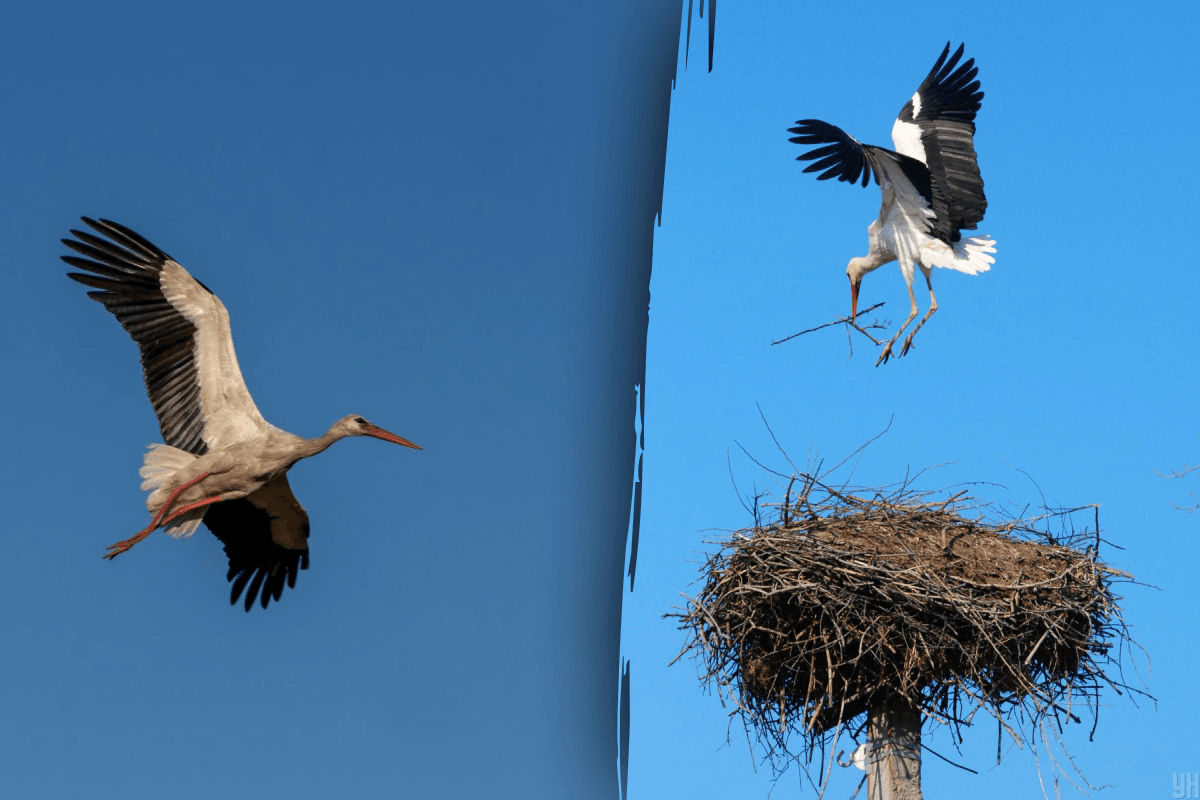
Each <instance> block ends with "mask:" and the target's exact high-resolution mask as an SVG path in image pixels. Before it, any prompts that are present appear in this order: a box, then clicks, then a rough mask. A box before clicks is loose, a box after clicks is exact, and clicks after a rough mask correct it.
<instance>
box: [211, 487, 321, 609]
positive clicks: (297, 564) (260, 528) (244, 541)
mask: <svg viewBox="0 0 1200 800" xmlns="http://www.w3.org/2000/svg"><path fill="white" fill-rule="evenodd" d="M204 524H205V525H207V526H208V529H209V530H210V531H212V532H213V535H215V536H216V537H217V538H218V539H220V540H221V543H222V544H223V545H225V555H226V557H227V558H228V559H229V573H228V574H227V575H226V576H225V579H226V580H228V581H229V582H230V583H231V584H232V586H231V587H230V592H229V603H230V605H233V604H234V603H236V602H237V601H238V597H239V596H240V595H241V594H242V590H243V589H244V590H245V592H246V600H245V606H246V610H247V611H249V610H250V608H251V607H252V606H253V605H254V601H255V599H260V602H261V603H262V607H263V608H266V607H267V605H268V604H269V603H270V602H271V601H272V600H275V601H277V602H278V600H279V598H280V596H281V595H282V594H283V585H284V583H287V585H288V587H290V588H295V586H296V575H297V574H298V573H299V572H300V570H302V569H308V514H307V513H306V512H305V511H304V507H303V506H301V505H300V503H299V501H297V500H296V496H295V495H294V494H292V487H291V486H290V485H288V479H287V473H282V472H281V473H280V474H278V475H276V476H275V477H274V478H272V479H271V480H269V481H267V482H266V483H265V484H263V486H262V487H261V488H260V489H258V490H257V491H254V492H251V493H250V494H248V495H247V496H246V497H243V498H241V499H240V500H226V501H224V502H222V503H214V504H213V505H212V507H211V508H209V509H208V512H207V513H205V515H204Z"/></svg>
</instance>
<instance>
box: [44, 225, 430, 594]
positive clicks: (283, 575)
mask: <svg viewBox="0 0 1200 800" xmlns="http://www.w3.org/2000/svg"><path fill="white" fill-rule="evenodd" d="M83 221H84V223H86V224H87V225H88V227H90V228H92V229H93V230H95V231H97V232H98V233H100V234H103V237H101V236H96V235H95V234H92V233H88V232H85V231H77V230H72V231H71V234H72V235H74V236H75V239H63V240H62V242H63V244H65V245H66V246H67V247H69V248H70V249H72V250H74V251H75V252H76V253H79V254H80V255H81V256H84V257H83V258H80V257H78V256H73V255H68V256H62V260H63V261H65V262H67V263H68V264H70V265H71V266H73V267H77V268H79V269H82V270H86V272H84V273H79V272H71V273H68V276H69V277H71V278H73V279H75V280H76V281H78V282H80V283H82V284H83V285H85V286H90V287H91V288H93V289H97V290H99V291H93V292H88V296H89V297H91V298H92V299H93V300H97V301H99V302H101V303H103V304H104V307H105V308H107V309H108V310H109V311H111V312H112V313H113V315H114V316H116V318H117V320H118V321H119V322H120V323H121V325H122V327H124V328H125V330H126V331H128V332H129V335H130V336H132V337H133V340H134V341H135V342H137V345H138V348H139V349H140V350H141V353H142V368H143V371H144V373H145V379H146V391H147V392H148V393H149V395H150V402H151V404H152V405H153V406H154V413H155V415H156V416H157V417H158V424H159V427H160V428H161V429H162V434H163V439H164V440H165V442H166V443H165V444H153V445H150V448H149V450H148V451H147V453H146V455H145V458H144V460H143V464H142V468H141V472H140V474H141V476H142V478H144V481H143V482H142V490H143V491H148V492H150V495H149V496H148V497H147V498H146V508H147V509H148V510H149V512H150V514H152V515H153V516H152V519H151V520H150V524H149V525H147V526H146V527H145V528H144V529H142V530H141V531H139V532H138V533H136V534H134V535H133V536H131V537H130V538H128V539H125V540H123V541H120V542H117V543H116V544H114V545H111V546H110V547H109V548H108V551H109V552H108V553H107V554H105V556H104V557H105V558H114V557H116V556H118V555H120V554H121V553H124V552H125V551H126V550H128V549H129V548H131V547H133V546H134V545H135V544H137V543H138V542H140V541H142V540H143V539H145V538H146V537H147V536H149V535H150V534H151V533H153V532H154V531H155V530H157V529H158V528H163V529H165V530H166V532H167V534H169V535H170V536H174V537H176V538H179V537H188V536H191V535H192V534H193V533H194V532H195V531H196V528H198V527H199V526H200V522H201V521H203V522H204V524H205V525H207V526H208V529H209V530H211V531H212V532H213V534H215V535H216V537H217V538H218V539H220V540H221V543H222V544H223V545H224V546H225V555H226V556H227V557H228V559H229V573H228V575H227V576H226V579H227V580H229V581H230V582H231V583H232V584H233V586H232V590H231V592H230V597H229V602H230V603H231V604H233V603H236V602H237V600H238V596H239V595H240V594H241V593H242V591H243V590H245V592H246V603H245V604H246V610H247V611H249V610H250V608H251V606H253V605H254V601H255V599H256V597H261V602H262V607H263V608H266V607H267V604H268V603H269V602H270V601H271V600H272V599H274V600H276V601H278V600H279V597H280V595H281V594H282V593H283V585H284V583H285V582H286V583H287V585H288V586H290V587H294V586H295V585H296V574H297V573H298V572H299V570H302V569H308V514H306V513H305V511H304V508H303V507H302V506H301V505H300V503H298V502H297V501H296V497H295V495H293V494H292V489H291V487H290V486H289V485H288V479H287V471H288V470H289V469H291V467H292V465H294V464H295V463H296V462H297V461H299V460H300V459H302V458H307V457H308V456H313V455H316V454H317V453H320V452H322V451H323V450H325V449H326V448H328V447H329V446H330V445H331V444H333V443H334V442H336V441H338V440H339V439H344V438H346V437H347V436H374V437H375V438H377V439H383V440H384V441H385V442H393V443H395V444H399V445H403V446H405V447H412V448H415V449H417V450H420V449H421V448H420V447H418V446H417V445H415V444H413V443H412V442H410V441H408V440H407V439H403V438H401V437H399V436H397V435H396V434H394V433H389V432H388V431H385V430H383V429H382V428H378V427H376V426H375V425H372V424H371V423H369V422H367V421H366V420H365V419H363V418H362V417H359V416H353V415H352V416H348V417H343V418H342V419H339V420H338V421H337V422H335V423H334V424H333V426H332V427H330V429H329V430H328V432H326V433H325V434H324V435H323V436H318V437H317V438H315V439H303V438H301V437H299V436H295V435H293V434H291V433H288V432H287V431H284V430H280V429H279V428H276V427H275V426H274V425H272V424H271V423H269V422H267V421H266V420H265V419H263V417H262V414H260V413H259V411H258V407H257V406H255V405H254V400H253V398H251V397H250V392H249V391H248V390H247V389H246V384H245V382H244V381H243V380H242V373H241V370H240V369H239V368H238V362H237V356H236V355H235V354H234V350H233V335H232V333H231V331H230V327H229V313H228V312H227V311H226V310H225V306H224V305H223V304H222V303H221V301H220V299H218V298H217V296H216V295H215V294H213V293H212V292H211V291H209V289H208V287H207V286H205V285H204V284H203V283H201V282H200V281H198V280H196V279H195V278H193V277H192V276H191V275H189V274H188V273H187V270H185V269H184V268H183V267H181V266H180V265H179V264H178V263H176V262H175V261H174V260H173V259H172V258H171V257H170V256H168V255H167V254H166V253H164V252H163V251H162V250H160V249H158V248H157V247H155V246H154V245H153V244H151V243H150V242H148V241H146V240H145V239H143V238H142V237H141V236H139V235H138V234H136V233H134V232H133V231H131V230H129V229H128V228H126V227H124V226H123V225H118V224H117V223H115V222H109V221H108V220H103V219H102V220H100V221H96V220H92V219H88V218H87V217H83Z"/></svg>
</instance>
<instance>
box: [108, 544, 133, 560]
mask: <svg viewBox="0 0 1200 800" xmlns="http://www.w3.org/2000/svg"><path fill="white" fill-rule="evenodd" d="M132 547H133V545H132V544H130V543H129V542H117V543H116V544H110V545H109V546H108V548H107V549H108V550H109V551H110V552H107V553H105V554H104V556H103V557H104V558H105V559H106V560H110V561H111V560H112V559H114V558H116V557H117V556H119V555H121V553H124V552H125V551H126V550H129V549H132Z"/></svg>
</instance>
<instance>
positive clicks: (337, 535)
mask: <svg viewBox="0 0 1200 800" xmlns="http://www.w3.org/2000/svg"><path fill="white" fill-rule="evenodd" d="M664 8H668V9H669V11H670V13H669V14H667V15H664V14H662V10H663V9H664ZM677 13H678V9H677V4H676V3H674V2H671V3H666V4H664V3H661V2H660V3H658V4H646V3H644V2H625V3H615V4H607V5H606V6H605V7H604V8H598V7H590V6H589V7H578V8H564V7H563V6H562V4H560V3H557V2H542V3H538V2H531V3H519V4H495V3H488V2H477V3H466V4H454V5H449V4H447V5H445V6H439V5H437V4H428V3H402V4H392V3H389V4H382V3H376V4H346V5H341V6H338V7H337V8H331V7H330V6H328V5H327V4H325V5H323V4H305V3H298V4H291V5H289V6H287V8H286V9H283V8H282V7H276V6H273V5H268V4H249V5H247V4H243V3H215V4H207V5H205V6H204V7H203V8H199V7H187V8H184V7H178V8H176V7H173V6H164V5H163V4H160V3H116V4H106V5H104V6H97V5H95V4H82V3H71V4H66V5H60V6H51V5H45V6H23V7H21V8H20V9H12V10H10V13H9V15H8V16H7V17H6V24H5V26H4V30H3V31H0V63H2V64H3V65H4V68H3V69H2V70H0V113H2V114H3V118H4V119H5V120H6V125H5V135H4V139H3V141H4V145H3V147H0V183H2V185H3V187H4V188H3V192H4V193H5V197H6V198H7V200H8V202H7V203H6V205H5V208H6V212H7V213H6V214H5V215H4V218H3V220H0V238H2V239H3V241H4V242H5V243H6V246H7V250H6V256H5V262H6V272H5V275H6V278H7V282H6V285H5V288H4V291H3V292H2V293H0V307H2V309H3V313H0V336H2V337H3V340H4V341H5V342H6V343H8V345H9V346H8V347H7V348H5V355H4V366H3V371H4V374H5V376H6V378H7V380H8V381H9V383H8V384H7V385H6V388H7V389H8V391H6V392H5V398H4V411H5V414H4V416H5V419H6V420H8V421H9V425H7V426H6V428H7V430H6V432H5V434H4V440H5V448H4V449H5V458H4V459H3V461H2V462H0V485H3V487H4V497H5V500H6V506H7V508H8V509H9V515H8V520H7V523H6V530H7V535H6V537H5V542H6V546H7V547H8V554H7V555H8V557H7V558H6V559H4V567H3V570H2V571H3V578H2V580H0V603H2V604H3V606H4V607H5V609H7V610H6V612H5V615H4V617H5V619H4V623H3V627H4V630H5V635H4V649H3V653H4V664H5V666H4V675H5V686H6V687H7V689H6V691H5V697H4V712H3V713H2V714H0V750H3V752H4V757H3V759H2V761H3V768H2V769H0V794H3V795H5V796H13V797H85V796H86V797H113V796H120V797H125V798H136V797H165V796H166V797H181V798H187V797H195V798H211V797H214V796H223V797H264V796H270V797H284V796H288V797H332V796H354V797H392V796H396V795H402V796H412V797H470V796H481V795H483V794H485V793H486V794H487V796H490V797H505V796H514V797H515V796H521V797H524V796H548V795H553V794H556V793H560V792H566V793H567V794H568V795H570V796H591V794H593V793H594V794H596V795H597V796H615V794H616V788H617V783H616V777H617V770H616V763H615V760H616V759H615V756H616V710H617V707H616V694H617V686H618V674H619V667H620V660H619V650H618V639H617V635H618V633H619V619H620V616H619V607H620V606H619V603H620V599H621V594H620V586H621V583H620V582H621V574H622V569H623V557H624V538H625V534H626V529H627V524H628V503H629V491H630V485H631V479H630V474H629V466H628V465H629V462H630V459H631V458H632V453H633V434H632V430H631V427H632V426H631V421H632V416H633V413H632V412H633V398H634V385H635V384H636V383H639V382H640V376H639V377H636V378H635V377H634V375H633V374H632V372H631V370H632V369H636V368H637V364H638V361H639V359H641V358H643V357H644V339H645V325H646V294H645V293H646V286H647V282H648V273H649V259H650V255H651V245H652V241H651V238H650V237H651V235H652V234H651V226H652V224H653V218H654V214H655V212H656V211H657V201H656V200H654V198H655V195H656V191H655V190H654V189H653V187H654V186H655V185H657V186H658V187H660V188H661V166H660V168H659V175H658V176H657V178H655V179H654V180H653V181H651V190H649V191H646V190H645V189H644V187H643V186H642V182H643V178H644V177H645V175H647V174H652V173H648V171H647V170H646V169H640V170H628V169H624V168H621V169H618V168H614V166H613V165H618V166H621V167H624V165H628V164H630V163H633V162H634V161H635V160H636V159H637V158H638V157H639V156H640V154H641V153H642V152H643V151H644V149H645V148H644V147H643V146H642V143H641V141H640V140H639V137H638V135H635V134H636V132H637V131H640V130H643V129H644V128H645V125H641V127H638V125H633V126H632V128H631V123H638V124H640V123H641V122H643V121H644V120H645V119H650V120H651V121H653V120H654V116H653V115H650V116H649V117H646V115H645V113H644V112H645V110H646V108H647V107H649V106H648V105H647V103H646V102H645V100H644V95H646V92H645V88H644V87H645V86H649V85H651V82H650V81H644V80H639V72H640V71H641V70H642V69H643V67H644V62H645V61H646V58H647V56H654V57H655V58H657V59H658V61H659V62H661V61H662V59H661V53H663V52H665V51H669V50H671V49H673V47H674V39H675V37H674V35H673V34H674V29H675V25H676V21H677V19H678V16H677ZM656 14H657V17H656V16H655V15H656ZM656 19H658V20H666V21H667V22H668V23H669V26H668V27H667V28H666V31H667V33H668V34H669V36H668V37H667V38H666V39H665V40H664V42H661V43H659V42H655V41H653V38H654V37H653V35H651V34H654V35H657V34H655V31H658V30H660V29H661V28H662V26H661V25H658V26H656V25H655V24H654V22H655V20H656ZM648 37H649V38H648ZM660 38H661V37H660ZM627 48H633V50H634V51H635V52H636V53H639V54H641V55H638V56H637V57H629V55H628V53H627V52H626V49H627ZM666 64H667V67H668V71H667V74H666V75H665V76H664V75H663V74H662V71H661V69H660V70H659V72H658V74H657V75H656V77H655V79H654V80H653V82H652V83H653V86H654V87H656V88H655V89H654V91H653V92H651V93H650V94H651V95H652V97H651V99H656V100H661V101H663V102H665V101H666V100H667V99H668V93H669V90H670V88H669V82H670V69H669V68H670V67H671V64H670V61H669V60H668V61H667V62H666ZM650 105H652V104H650ZM660 105H662V111H663V114H662V118H663V119H665V112H666V107H665V105H664V104H663V103H662V102H660ZM651 127H653V126H651ZM660 128H661V135H660V139H661V141H663V142H665V127H664V126H660ZM664 146H665V145H664ZM651 149H653V148H651ZM658 150H659V153H660V154H661V152H662V151H663V147H661V146H660V147H659V148H658ZM631 195H632V196H637V197H640V198H643V199H642V201H641V202H637V203H630V202H629V201H628V199H627V198H628V197H629V196H631ZM81 214H86V215H89V216H93V217H105V218H109V219H114V220H116V221H118V222H121V223H123V224H125V225H128V226H130V227H131V228H133V229H134V230H136V231H138V232H140V233H141V234H143V235H144V236H146V237H148V238H149V239H150V240H151V241H153V242H155V243H156V244H158V245H159V246H160V247H162V248H163V249H164V250H166V251H167V252H168V253H170V254H171V255H173V256H174V257H176V258H177V259H179V260H180V261H181V262H182V263H183V264H184V265H185V266H186V267H187V268H188V269H189V270H191V271H192V272H193V273H194V274H195V275H196V277H198V278H199V279H200V280H202V281H203V282H204V283H205V284H206V285H207V286H209V287H211V288H212V290H213V291H215V292H216V293H217V294H219V295H220V297H221V298H222V300H223V301H224V303H225V305H226V306H227V307H228V309H229V311H230V314H231V316H232V319H233V327H234V335H235V341H236V345H237V350H238V355H239V359H240V362H241V368H242V371H243V373H244V375H245V376H246V380H247V383H248V386H249V388H250V390H251V392H252V393H253V395H254V397H255V399H256V401H257V404H258V406H259V408H260V409H261V410H262V412H263V414H264V416H265V417H266V418H267V419H269V420H270V421H271V422H273V423H275V424H276V425H279V426H280V427H283V428H285V429H287V430H291V431H293V432H295V433H298V434H300V435H306V436H315V435H318V434H320V433H323V432H324V431H325V430H326V428H327V427H328V426H329V425H330V424H331V423H332V422H333V421H334V420H335V419H337V418H339V417H341V416H343V415H345V414H351V413H353V414H362V415H364V416H366V417H367V418H368V419H370V420H372V421H373V422H375V423H377V424H378V425H381V426H383V427H385V428H387V429H389V430H393V431H395V432H397V433H399V434H400V435H402V436H405V437H407V438H410V439H412V440H413V441H415V442H417V443H419V444H421V445H423V446H424V448H425V449H424V450H423V451H421V452H414V451H410V450H402V449H401V448H397V447H392V446H388V445H384V444H383V443H381V442H377V441H368V440H365V439H356V440H352V441H348V442H343V443H341V444H339V445H338V446H336V447H335V448H334V449H332V450H330V451H328V452H327V453H324V454H323V455H322V456H321V458H319V459H313V460H311V461H308V462H305V463H303V464H301V465H300V466H298V467H297V468H296V469H295V470H293V472H292V473H291V476H290V479H291V484H292V487H293V489H294V490H295V493H296V495H297V497H298V498H299V500H300V501H301V502H302V503H303V504H304V505H305V507H306V508H307V510H308V513H309V516H310V518H311V522H312V538H311V545H312V562H311V568H310V569H309V570H308V571H307V572H304V573H302V574H301V575H300V579H299V581H298V582H297V586H296V588H295V589H294V590H290V591H288V593H287V595H286V596H285V597H284V598H283V599H282V601H281V602H280V603H278V604H277V605H273V606H272V607H271V608H270V609H268V610H267V611H266V612H265V613H263V612H262V611H261V609H257V608H256V609H255V610H254V611H253V612H251V613H249V614H246V613H244V612H243V611H242V609H241V608H240V607H237V608H231V607H230V606H229V605H228V591H229V590H228V585H227V584H226V582H225V569H226V567H225V559H224V556H223V554H222V552H221V548H220V545H219V543H218V542H217V541H216V540H215V538H213V537H212V536H211V535H210V534H209V533H208V532H207V531H205V530H204V529H201V531H199V532H198V533H197V534H196V535H195V536H194V537H193V538H192V539H190V540H187V541H173V540H170V539H168V538H166V537H164V536H161V535H155V536H153V537H151V538H150V539H148V540H147V541H145V542H143V543H142V544H140V545H138V546H137V547H136V548H135V549H134V550H132V551H131V552H129V553H127V554H124V555H123V556H121V557H120V558H118V559H116V560H115V561H113V562H105V561H102V560H101V558H100V556H101V555H102V554H103V552H104V548H105V547H106V546H107V545H109V544H111V543H112V542H114V541H117V540H119V539H123V538H125V537H127V536H129V535H131V534H132V533H134V532H136V531H137V530H139V529H140V528H141V527H142V526H143V525H144V524H145V522H146V512H145V507H144V496H143V495H142V493H141V492H140V491H139V490H138V484H139V483H140V479H139V478H138V475H137V471H138V467H139V466H140V463H141V457H142V453H143V449H144V447H145V445H146V444H149V443H151V442H155V441H159V440H160V434H159V431H158V429H157V425H156V422H155V419H154V416H153V414H152V413H151V409H150V406H149V403H148V402H147V400H146V398H145V392H144V389H143V386H142V382H141V374H140V367H139V364H138V359H137V350H136V347H135V346H134V345H133V343H132V342H131V341H130V340H129V338H128V337H127V336H126V334H125V332H124V331H122V330H121V329H120V326H119V325H118V324H117V323H116V321H115V320H114V319H113V318H112V317H111V316H110V315H109V314H107V313H106V312H105V310H104V309H103V308H102V307H101V306H100V305H98V304H96V303H94V302H92V301H90V300H89V299H88V298H87V297H86V295H85V292H84V290H83V287H81V286H79V285H77V284H75V283H73V282H71V281H69V280H67V279H66V277H65V272H66V271H67V269H66V266H65V265H64V264H62V263H61V262H60V261H59V256H60V255H61V254H63V253H65V252H67V251H66V249H65V248H64V247H63V246H62V245H61V244H60V243H59V239H60V238H62V237H65V236H67V235H68V229H69V228H72V227H79V226H80V223H79V216H80V215H81ZM631 216H632V218H633V220H634V222H633V224H631V223H630V217H631ZM614 231H615V233H614ZM621 231H630V232H632V233H634V234H636V236H633V238H632V240H631V241H632V242H633V247H634V251H635V252H634V254H633V255H634V257H630V256H629V252H628V246H629V241H627V237H626V236H625V235H624V234H622V233H621ZM639 248H640V250H639ZM639 258H640V259H641V261H640V262H639ZM614 265H626V267H625V268H622V267H614ZM631 277H632V278H633V279H635V281H634V284H635V288H636V284H637V283H638V282H640V293H636V292H635V293H630V292H629V291H627V288H628V287H627V285H626V284H625V283H623V281H625V280H627V279H629V278H631ZM631 298H632V299H631ZM631 310H632V312H631ZM639 318H640V327H639V323H638V320H639ZM631 330H632V331H634V333H635V334H636V332H638V331H640V334H641V336H640V339H639V337H638V336H637V335H620V334H621V333H622V332H626V333H628V332H629V331H631ZM371 445H377V446H374V447H373V446H371Z"/></svg>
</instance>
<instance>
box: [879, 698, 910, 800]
mask: <svg viewBox="0 0 1200 800" xmlns="http://www.w3.org/2000/svg"><path fill="white" fill-rule="evenodd" d="M867 739H868V741H869V743H870V744H869V748H870V749H869V751H868V755H867V800H921V711H920V710H919V709H918V708H917V707H916V706H914V705H912V704H911V703H910V702H909V701H908V700H906V699H905V698H904V697H902V696H900V695H897V694H889V695H887V696H886V697H884V698H880V699H877V700H874V701H872V703H871V704H870V706H868V708H867Z"/></svg>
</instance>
